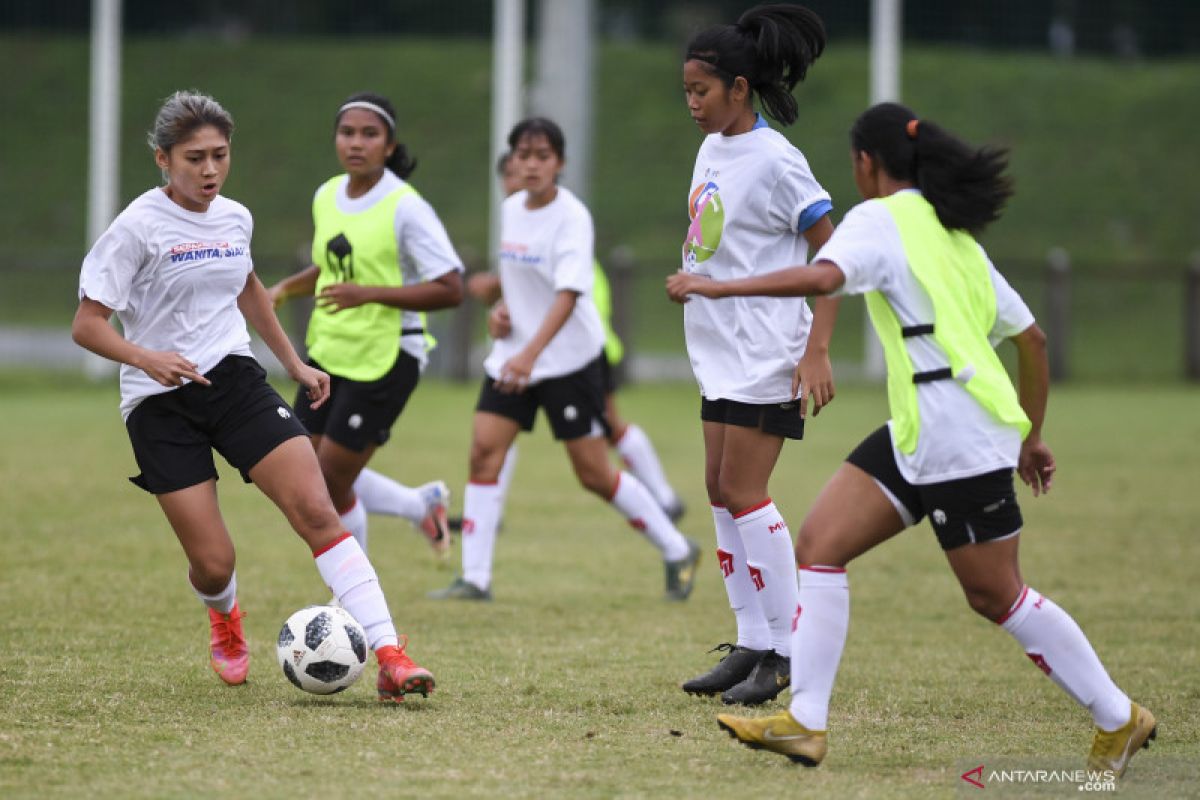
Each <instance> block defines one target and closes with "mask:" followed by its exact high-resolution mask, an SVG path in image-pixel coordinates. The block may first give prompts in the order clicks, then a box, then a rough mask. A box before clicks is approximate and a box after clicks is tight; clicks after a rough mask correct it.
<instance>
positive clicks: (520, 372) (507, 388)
mask: <svg viewBox="0 0 1200 800" xmlns="http://www.w3.org/2000/svg"><path fill="white" fill-rule="evenodd" d="M533 361H534V360H533V358H531V357H530V356H529V355H528V354H526V353H525V351H524V350H522V351H521V352H520V353H517V354H516V355H515V356H513V357H512V358H510V359H509V360H508V361H505V362H504V366H502V367H500V377H499V378H497V379H496V382H495V384H494V386H495V387H496V389H498V390H499V391H501V392H503V393H504V394H517V393H519V392H523V391H525V390H526V389H528V388H529V376H530V375H531V374H532V373H533Z"/></svg>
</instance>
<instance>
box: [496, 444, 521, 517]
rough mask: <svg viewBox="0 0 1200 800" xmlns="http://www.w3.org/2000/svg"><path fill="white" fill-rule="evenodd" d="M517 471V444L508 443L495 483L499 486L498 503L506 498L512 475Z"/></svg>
mask: <svg viewBox="0 0 1200 800" xmlns="http://www.w3.org/2000/svg"><path fill="white" fill-rule="evenodd" d="M516 471H517V445H516V444H510V445H509V446H508V450H507V451H505V453H504V463H503V464H501V465H500V476H499V477H498V478H497V479H496V485H497V486H498V487H500V505H501V506H503V505H504V503H505V502H506V501H507V500H508V487H510V486H512V479H513V475H514V474H515V473H516Z"/></svg>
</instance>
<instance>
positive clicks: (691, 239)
mask: <svg viewBox="0 0 1200 800" xmlns="http://www.w3.org/2000/svg"><path fill="white" fill-rule="evenodd" d="M688 217H690V218H691V220H692V224H691V225H688V230H687V236H686V237H685V238H684V240H683V260H684V265H685V266H686V267H687V268H689V269H690V268H692V267H694V266H695V265H696V264H699V263H700V262H701V261H707V260H708V259H709V258H711V257H712V254H713V253H715V252H716V251H717V247H719V246H720V244H721V231H722V230H723V229H724V228H725V204H724V203H722V202H721V195H720V193H719V191H718V189H717V185H716V184H715V183H713V182H712V181H708V182H707V183H705V184H703V185H702V186H698V187H696V190H695V191H694V192H692V196H691V197H690V198H689V199H688Z"/></svg>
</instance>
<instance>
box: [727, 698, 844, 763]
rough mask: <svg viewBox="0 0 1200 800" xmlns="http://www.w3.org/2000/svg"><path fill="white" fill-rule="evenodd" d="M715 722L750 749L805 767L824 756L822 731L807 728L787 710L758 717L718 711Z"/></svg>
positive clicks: (818, 761) (824, 738)
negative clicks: (772, 754)
mask: <svg viewBox="0 0 1200 800" xmlns="http://www.w3.org/2000/svg"><path fill="white" fill-rule="evenodd" d="M717 725H719V726H720V727H721V730H723V731H725V732H726V733H728V734H729V735H730V736H732V737H733V738H735V739H737V740H738V741H739V742H741V743H742V744H744V745H746V747H749V748H751V749H752V750H770V751H771V752H772V753H779V754H780V755H783V756H787V757H788V758H790V759H791V760H792V761H794V762H796V763H797V764H803V765H804V766H806V767H815V766H816V765H817V764H820V763H821V761H822V760H823V759H824V758H825V752H826V750H827V744H826V737H825V731H810V730H809V729H808V728H806V727H804V726H803V725H801V724H800V723H799V722H797V721H796V718H795V717H793V716H792V714H791V712H789V711H783V712H780V713H778V714H775V715H774V716H771V717H761V718H758V719H752V718H750V717H735V716H733V715H732V714H718V715H717Z"/></svg>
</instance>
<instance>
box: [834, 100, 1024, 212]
mask: <svg viewBox="0 0 1200 800" xmlns="http://www.w3.org/2000/svg"><path fill="white" fill-rule="evenodd" d="M850 147H851V149H852V150H853V151H854V152H856V153H867V154H869V155H870V156H871V158H873V159H875V160H876V161H877V162H879V163H880V164H881V165H882V166H883V169H884V170H885V171H886V172H887V174H888V175H890V176H892V177H893V178H895V179H896V180H899V181H912V182H913V183H914V184H915V185H916V187H917V188H918V189H920V190H921V194H923V195H924V196H925V199H926V200H928V201H929V203H930V204H931V205H932V206H933V209H934V211H936V212H937V216H938V220H940V221H941V223H942V225H943V226H945V227H946V228H950V229H961V230H965V231H969V232H970V233H972V234H978V233H980V232H982V231H983V229H984V228H986V227H987V225H988V224H989V223H991V222H995V221H996V220H997V219H999V218H1000V212H1001V211H1002V210H1003V208H1004V204H1005V203H1006V202H1007V201H1008V198H1009V197H1011V196H1012V193H1013V184H1012V178H1011V177H1009V176H1008V175H1006V174H1005V170H1006V169H1007V168H1008V151H1007V150H1005V149H1004V148H1001V147H988V146H984V147H980V148H974V147H972V146H971V145H969V144H967V143H966V142H964V141H963V140H962V139H959V138H958V137H957V136H955V135H954V134H952V133H950V132H949V131H947V130H946V129H945V128H942V127H940V126H938V125H936V124H935V123H933V122H930V121H929V120H925V119H918V118H917V115H916V114H914V113H913V112H912V110H911V109H909V108H906V107H905V106H902V105H900V104H899V103H880V104H879V105H876V106H872V107H871V108H868V109H867V110H866V111H864V112H863V113H862V115H861V116H859V118H858V119H857V120H855V122H854V127H852V128H851V129H850Z"/></svg>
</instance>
